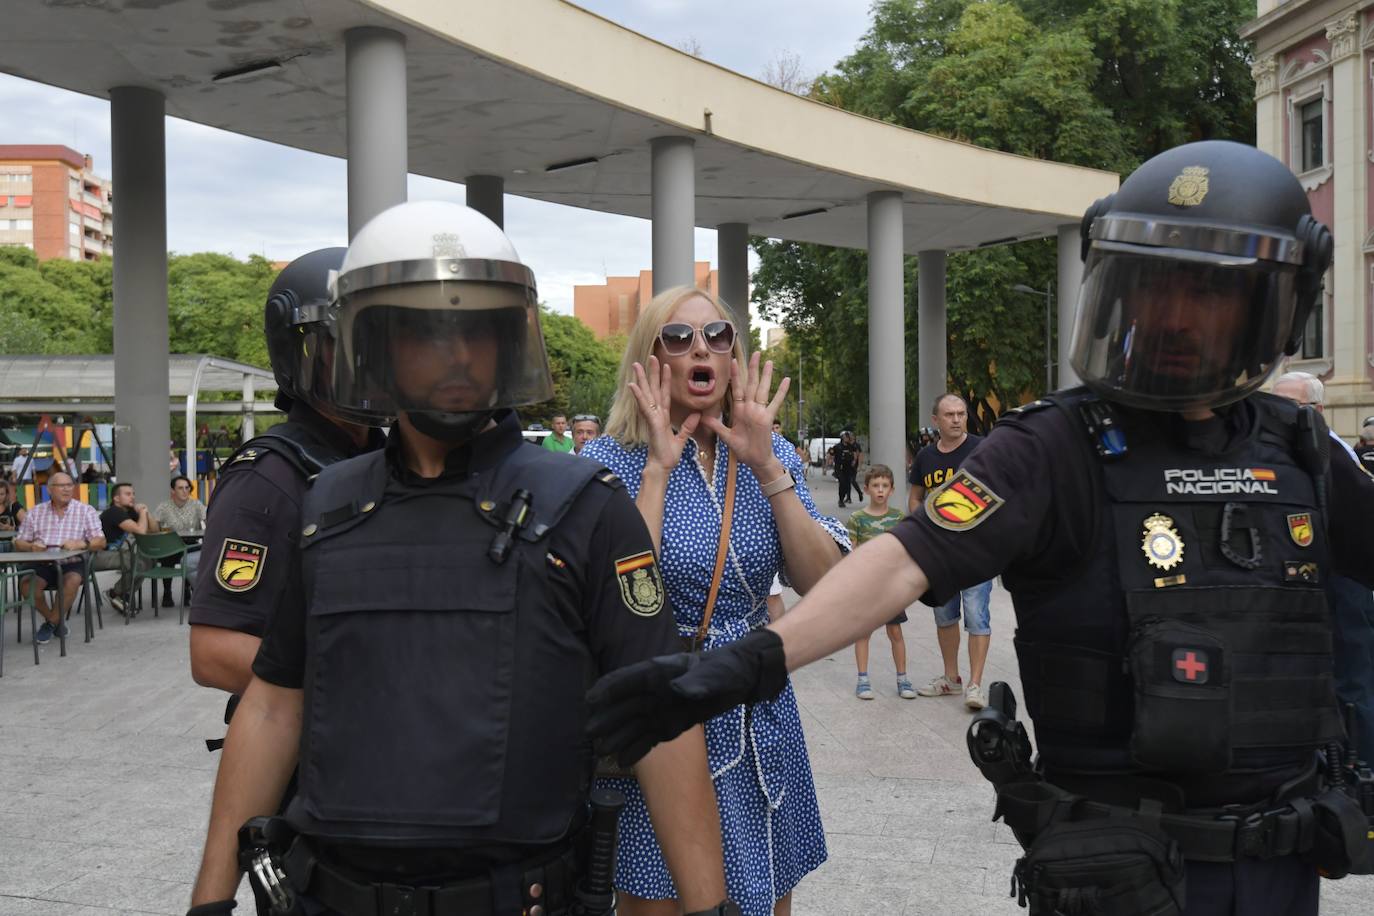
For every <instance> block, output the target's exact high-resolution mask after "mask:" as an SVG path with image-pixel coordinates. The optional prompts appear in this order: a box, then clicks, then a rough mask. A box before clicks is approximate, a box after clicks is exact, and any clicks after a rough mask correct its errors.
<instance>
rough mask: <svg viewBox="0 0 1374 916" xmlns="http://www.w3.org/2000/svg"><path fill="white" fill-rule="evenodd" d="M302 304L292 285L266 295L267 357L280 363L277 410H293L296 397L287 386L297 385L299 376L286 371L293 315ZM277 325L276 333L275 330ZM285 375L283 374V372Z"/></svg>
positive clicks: (270, 360) (289, 361)
mask: <svg viewBox="0 0 1374 916" xmlns="http://www.w3.org/2000/svg"><path fill="white" fill-rule="evenodd" d="M298 305H300V297H299V296H297V295H296V291H295V290H293V289H281V290H278V291H277V292H275V293H273V294H272V295H271V296H270V297H268V299H267V306H266V308H265V309H264V310H263V311H264V313H265V316H266V321H265V322H264V324H266V326H267V328H268V333H267V359H268V362H270V363H271V364H272V366H273V368H274V369H276V367H278V366H280V367H281V369H280V370H279V371H277V372H276V375H277V396H276V399H275V404H276V406H277V409H278V410H290V409H291V405H292V403H293V400H292V398H291V394H292V392H291V391H288V390H287V389H288V388H289V387H292V386H294V385H295V382H296V379H295V378H294V377H293V376H290V375H287V372H288V370H287V367H288V366H290V365H291V360H292V358H293V354H292V344H293V341H292V339H291V337H292V335H291V333H290V332H291V316H292V313H293V312H294V311H295V310H296V307H297V306H298ZM273 329H275V333H274V331H273ZM284 375H285V376H286V377H285V378H283V376H284Z"/></svg>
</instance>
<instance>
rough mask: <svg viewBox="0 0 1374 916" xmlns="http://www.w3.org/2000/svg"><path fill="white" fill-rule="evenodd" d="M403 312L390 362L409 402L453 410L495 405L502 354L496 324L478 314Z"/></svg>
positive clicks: (393, 338)
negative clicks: (493, 398)
mask: <svg viewBox="0 0 1374 916" xmlns="http://www.w3.org/2000/svg"><path fill="white" fill-rule="evenodd" d="M399 311H400V312H401V315H400V317H398V318H397V319H396V320H394V321H393V322H392V325H391V329H392V330H391V360H392V371H393V373H394V377H395V380H396V386H397V388H398V389H399V391H400V394H401V398H402V400H403V402H404V404H405V405H407V406H413V407H419V408H423V409H429V410H442V411H446V412H450V413H461V412H463V411H469V410H481V409H483V408H486V407H488V406H490V404H491V399H492V395H493V393H494V392H495V390H496V384H497V375H498V370H499V366H500V356H501V343H500V340H499V337H498V334H497V328H496V325H495V323H494V322H493V321H491V320H489V319H488V318H487V317H485V316H482V315H480V314H474V313H463V312H444V313H439V314H434V313H430V314H425V313H423V312H422V311H421V310H418V309H402V310H399ZM416 313H419V314H416Z"/></svg>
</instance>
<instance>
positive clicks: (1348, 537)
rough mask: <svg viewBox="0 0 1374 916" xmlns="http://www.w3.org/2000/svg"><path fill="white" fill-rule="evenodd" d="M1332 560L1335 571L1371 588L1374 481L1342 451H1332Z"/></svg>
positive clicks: (1373, 580)
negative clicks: (1371, 532) (1370, 531)
mask: <svg viewBox="0 0 1374 916" xmlns="http://www.w3.org/2000/svg"><path fill="white" fill-rule="evenodd" d="M1327 504H1328V505H1329V507H1330V510H1329V511H1330V516H1331V523H1330V539H1331V559H1332V562H1333V563H1334V564H1335V566H1336V571H1337V572H1338V573H1340V574H1341V575H1343V576H1345V577H1347V578H1350V579H1354V580H1355V581H1356V582H1359V583H1360V584H1361V585H1364V586H1366V587H1368V588H1374V538H1370V537H1369V536H1368V534H1367V530H1366V529H1367V527H1368V524H1369V519H1370V518H1371V517H1374V477H1371V476H1370V474H1369V472H1368V471H1366V470H1365V469H1364V468H1363V467H1361V466H1360V464H1359V463H1358V462H1356V461H1355V460H1352V459H1351V457H1350V456H1349V455H1348V454H1347V453H1346V451H1345V449H1341V448H1332V449H1331V493H1330V494H1329V495H1328V497H1327Z"/></svg>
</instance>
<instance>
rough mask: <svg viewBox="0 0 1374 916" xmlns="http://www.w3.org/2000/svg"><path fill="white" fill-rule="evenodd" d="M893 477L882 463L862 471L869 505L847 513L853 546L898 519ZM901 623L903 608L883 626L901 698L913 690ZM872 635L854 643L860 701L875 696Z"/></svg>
mask: <svg viewBox="0 0 1374 916" xmlns="http://www.w3.org/2000/svg"><path fill="white" fill-rule="evenodd" d="M894 480H895V478H894V477H893V475H892V469H891V468H890V467H888V466H887V465H885V464H875V465H872V466H871V467H869V469H868V471H867V473H865V474H864V492H865V493H867V494H868V505H866V506H864V507H863V508H862V509H859V510H858V511H857V512H855V513H854V514H852V515H851V516H849V521H848V522H846V524H847V525H848V527H849V536H850V538H851V539H852V540H853V542H854V547H855V549H857V548H858V547H859V545H861V544H863V543H864V542H865V541H869V540H872V539H873V538H875V537H877V536H878V535H880V534H882V533H883V532H885V531H890V530H891V529H892V526H893V525H895V524H897V522H899V521H900V520H901V518H902V512H901V510H900V509H894V508H892V507H891V506H889V505H888V504H887V500H888V497H890V496H891V495H892V488H893V484H894ZM904 623H906V612H905V611H903V612H901V613H900V614H898V615H897V616H896V617H894V618H892V619H891V620H889V621H888V622H887V626H886V627H884V629H885V630H886V631H887V638H888V640H889V641H891V643H892V663H893V665H894V666H895V667H896V668H897V695H898V696H899V697H901V698H902V699H904V700H914V699H915V698H916V691H915V689H913V688H912V686H911V680H910V679H909V678H908V677H907V676H906V640H904V639H903V638H902V624H904ZM871 635H872V634H870V635H869V636H865V637H864V638H863V639H861V640H859V641H858V642H856V643H854V660H855V661H856V662H857V663H858V667H859V681H858V685H857V686H856V687H855V688H854V695H855V696H856V697H858V698H859V699H861V700H871V699H873V697H874V693H873V685H872V684H871V683H869V680H868V641H869V639H870V638H871Z"/></svg>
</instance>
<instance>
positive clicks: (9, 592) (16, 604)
mask: <svg viewBox="0 0 1374 916" xmlns="http://www.w3.org/2000/svg"><path fill="white" fill-rule="evenodd" d="M32 575H33V571H32V570H29V569H16V568H15V567H13V566H9V565H8V564H7V565H5V566H0V624H2V623H3V622H4V617H5V613H6V612H7V611H10V610H13V611H14V641H15V642H16V643H20V642H23V641H24V606H25V605H28V608H29V633H30V637H29V641H30V642H33V663H34V664H35V665H36V664H38V643H37V642H35V641H34V640H33V637H32V634H33V633H37V632H38V610H37V608H35V607H34V604H33V601H32V599H30V598H25V597H24V593H23V592H22V591H21V590H20V588H19V583H20V582H22V581H23V580H24V578H25V577H31V576H32ZM11 596H13V597H11ZM3 629H4V628H3V627H0V677H4V675H5V637H4V633H3Z"/></svg>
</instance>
